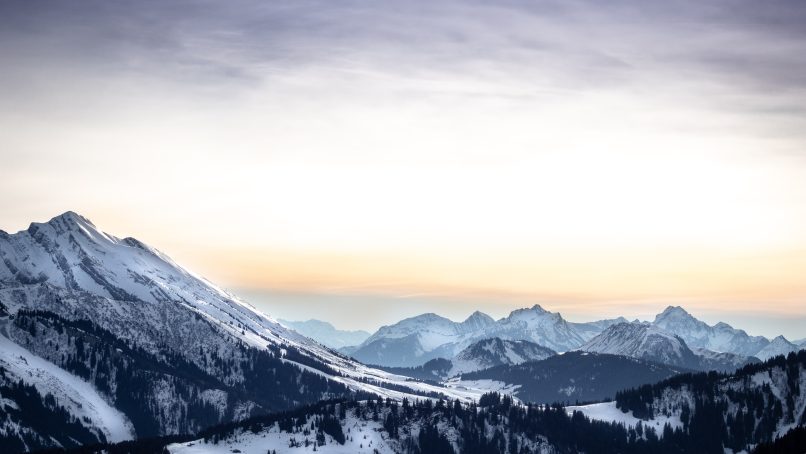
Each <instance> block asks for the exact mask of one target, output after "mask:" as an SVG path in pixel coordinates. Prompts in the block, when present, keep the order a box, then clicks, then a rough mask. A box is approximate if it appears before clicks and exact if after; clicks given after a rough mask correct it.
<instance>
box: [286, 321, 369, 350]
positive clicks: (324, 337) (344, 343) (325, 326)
mask: <svg viewBox="0 0 806 454" xmlns="http://www.w3.org/2000/svg"><path fill="white" fill-rule="evenodd" d="M279 322H280V323H282V324H283V325H285V326H287V327H289V328H291V329H293V330H294V331H296V332H298V333H300V334H302V335H303V336H306V337H309V338H311V339H313V340H315V341H316V342H319V343H320V344H322V345H325V346H327V347H330V348H332V349H340V348H344V347H349V346H352V345H358V344H360V343H362V342H364V341H365V340H367V338H368V337H369V336H370V334H369V333H368V332H366V331H360V330H359V331H346V330H339V329H336V328H335V327H334V326H333V325H331V324H330V323H328V322H323V321H321V320H313V319H311V320H306V321H304V322H294V321H289V320H279Z"/></svg>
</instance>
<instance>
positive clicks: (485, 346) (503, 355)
mask: <svg viewBox="0 0 806 454" xmlns="http://www.w3.org/2000/svg"><path fill="white" fill-rule="evenodd" d="M556 354H557V352H555V351H554V350H552V349H550V348H546V347H543V346H540V345H537V344H535V343H534V342H529V341H525V340H517V341H511V340H501V339H499V338H497V337H494V338H492V339H484V340H480V341H478V342H476V343H474V344H471V345H470V346H468V347H467V348H465V349H464V350H462V351H461V352H459V354H458V355H456V357H455V358H453V359H452V360H451V362H452V364H453V367H452V368H451V370H450V372H449V374H448V376H454V375H459V374H463V373H466V372H473V371H477V370H481V369H488V368H490V367H495V366H501V365H509V366H512V365H515V364H522V363H525V362H527V361H539V360H543V359H546V358H548V357H549V356H554V355H556Z"/></svg>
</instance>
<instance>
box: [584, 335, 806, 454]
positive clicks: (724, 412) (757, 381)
mask: <svg viewBox="0 0 806 454" xmlns="http://www.w3.org/2000/svg"><path fill="white" fill-rule="evenodd" d="M616 407H617V408H619V409H620V410H621V411H622V412H624V413H629V414H630V415H631V417H635V418H638V419H641V420H643V421H644V422H645V423H652V422H653V421H655V420H657V418H672V419H677V420H679V421H680V429H681V430H682V433H683V434H686V435H688V436H690V437H691V438H692V440H691V441H692V444H693V445H695V446H699V447H700V448H699V449H702V450H703V451H709V452H721V451H722V450H723V449H725V448H726V449H729V450H731V451H732V452H739V451H743V450H747V449H748V448H751V447H752V446H754V445H756V444H758V443H767V442H770V441H772V440H774V439H775V438H777V437H779V436H782V435H784V434H785V433H787V432H788V431H789V430H791V429H793V428H795V427H798V426H803V425H806V351H801V352H799V353H798V354H797V355H795V354H791V355H790V356H788V357H787V358H784V357H777V358H774V359H772V360H769V361H767V362H765V363H760V364H753V365H749V366H746V367H744V368H742V369H740V370H739V371H737V372H736V373H734V374H730V375H716V374H696V375H681V376H678V377H674V378H671V379H669V380H666V381H663V382H660V383H657V384H654V385H646V386H642V387H640V388H638V389H635V390H629V391H623V392H621V393H619V394H618V395H617V396H616ZM587 414H588V415H590V416H594V415H593V413H591V412H587ZM602 418H604V419H607V418H619V416H618V415H613V413H612V412H611V413H609V414H608V415H603V416H602Z"/></svg>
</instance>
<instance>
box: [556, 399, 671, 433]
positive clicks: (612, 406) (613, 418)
mask: <svg viewBox="0 0 806 454" xmlns="http://www.w3.org/2000/svg"><path fill="white" fill-rule="evenodd" d="M565 409H566V410H567V411H568V414H569V415H570V414H572V413H573V412H574V411H579V412H582V413H583V414H584V415H585V416H587V417H588V418H590V419H596V420H599V421H608V422H617V423H621V424H624V426H625V427H635V426H636V425H638V422H639V421H641V425H643V426H644V427H652V428H654V429H655V432H656V433H657V434H658V436H663V427H664V426H665V425H666V423H669V424H670V425H671V426H672V428H676V427H683V423H682V422H681V421H680V418H679V417H678V416H671V417H666V416H663V415H660V416H656V417H655V418H654V419H651V420H649V421H643V420H641V419H638V418H636V417H635V416H633V415H632V412H631V411H630V412H628V413H624V412H623V411H621V410H619V409H618V408H616V403H615V402H603V403H599V404H590V405H578V406H571V407H565Z"/></svg>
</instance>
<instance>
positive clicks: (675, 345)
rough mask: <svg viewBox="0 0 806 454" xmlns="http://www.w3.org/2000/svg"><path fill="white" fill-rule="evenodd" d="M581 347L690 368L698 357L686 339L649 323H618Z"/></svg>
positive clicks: (697, 364)
mask: <svg viewBox="0 0 806 454" xmlns="http://www.w3.org/2000/svg"><path fill="white" fill-rule="evenodd" d="M579 350H580V351H586V352H595V353H608V354H611V355H623V356H629V357H632V358H639V359H644V360H647V361H655V362H659V363H663V364H669V365H673V366H679V367H685V368H690V369H698V368H699V360H698V358H697V356H696V355H695V354H694V352H692V351H691V349H689V348H688V346H687V345H686V343H685V342H684V341H683V339H681V338H679V337H677V336H675V335H672V334H670V333H668V332H666V331H664V330H662V329H659V328H657V327H656V326H653V325H650V324H647V323H619V324H616V325H612V326H611V327H609V328H607V329H606V330H604V331H603V332H602V333H601V334H599V335H598V336H596V337H594V338H593V339H591V340H589V341H588V342H586V343H585V344H584V345H583V346H581V347H580V348H579Z"/></svg>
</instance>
